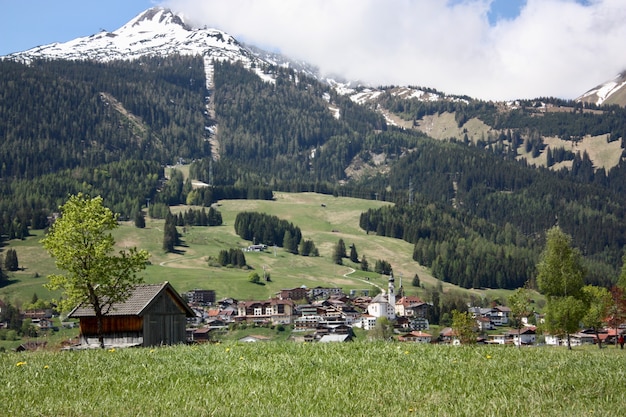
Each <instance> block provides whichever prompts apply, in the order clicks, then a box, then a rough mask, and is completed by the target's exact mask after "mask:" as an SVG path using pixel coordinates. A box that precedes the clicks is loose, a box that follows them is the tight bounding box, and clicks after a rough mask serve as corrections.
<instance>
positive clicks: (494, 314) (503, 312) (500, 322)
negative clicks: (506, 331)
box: [489, 306, 511, 326]
mask: <svg viewBox="0 0 626 417" xmlns="http://www.w3.org/2000/svg"><path fill="white" fill-rule="evenodd" d="M510 316H511V309H510V308H509V307H506V306H495V307H493V308H492V309H491V311H490V312H489V318H490V319H491V321H492V322H493V324H495V325H496V326H506V325H507V324H509V317H510Z"/></svg>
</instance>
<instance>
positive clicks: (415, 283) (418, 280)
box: [411, 274, 420, 287]
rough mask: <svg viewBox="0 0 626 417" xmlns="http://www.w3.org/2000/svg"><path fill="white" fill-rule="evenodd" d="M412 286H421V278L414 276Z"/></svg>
mask: <svg viewBox="0 0 626 417" xmlns="http://www.w3.org/2000/svg"><path fill="white" fill-rule="evenodd" d="M411 285H412V286H414V287H419V286H420V277H419V275H417V274H415V275H414V276H413V281H411Z"/></svg>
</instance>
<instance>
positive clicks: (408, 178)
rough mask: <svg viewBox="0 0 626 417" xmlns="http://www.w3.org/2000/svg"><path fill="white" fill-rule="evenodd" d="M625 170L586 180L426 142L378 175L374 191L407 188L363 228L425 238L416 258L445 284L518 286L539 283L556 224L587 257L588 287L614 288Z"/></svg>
mask: <svg viewBox="0 0 626 417" xmlns="http://www.w3.org/2000/svg"><path fill="white" fill-rule="evenodd" d="M623 165H624V164H620V165H619V166H618V167H616V168H614V169H613V170H611V172H610V173H609V175H608V176H606V177H605V179H604V184H603V183H598V182H597V181H594V180H593V179H587V181H585V182H582V180H581V177H580V176H577V177H575V178H572V175H576V174H575V173H574V174H572V173H565V172H560V173H554V172H551V171H548V170H547V169H530V168H528V167H526V166H525V164H524V163H520V162H516V161H508V160H504V159H502V158H499V157H496V156H495V155H493V154H492V153H489V152H484V151H482V150H480V149H477V148H472V147H470V148H467V147H465V146H462V145H459V144H452V143H441V142H438V141H433V140H421V141H420V143H418V145H417V146H416V147H415V148H414V149H413V151H412V152H411V153H410V154H408V155H407V156H406V157H404V158H402V159H401V160H400V161H399V163H397V164H395V165H394V166H393V167H392V168H391V171H390V173H389V175H388V177H386V178H378V177H377V178H374V179H370V184H371V185H372V186H373V187H379V188H383V187H389V188H393V189H396V190H399V189H403V190H405V191H404V193H403V197H402V198H401V199H398V200H396V202H397V203H398V205H397V206H396V207H392V208H382V209H379V210H377V211H371V212H368V213H365V214H364V215H363V216H362V218H361V227H362V228H363V229H364V230H368V231H374V232H376V233H378V234H381V235H385V236H392V237H397V238H401V239H405V240H407V241H409V242H411V243H414V244H418V242H419V244H418V247H417V248H416V251H415V259H416V260H418V261H420V262H422V263H424V264H425V265H428V266H432V267H433V272H434V273H436V274H437V275H438V277H439V278H441V279H443V280H446V281H449V282H454V283H458V284H459V285H462V286H485V287H487V286H490V287H500V286H504V287H506V288H515V287H516V286H519V285H521V284H523V282H524V281H525V280H526V279H532V278H533V276H534V270H533V265H535V263H536V262H535V261H536V258H537V256H538V251H539V249H538V248H539V246H538V245H541V243H542V241H541V239H542V236H543V233H544V232H545V230H547V229H549V228H550V227H552V226H553V225H554V224H556V223H558V224H559V225H560V227H561V228H563V229H564V230H566V231H567V233H569V234H571V235H572V237H573V240H574V242H575V244H576V246H577V247H579V248H580V249H581V250H582V252H583V254H584V255H585V257H586V259H587V262H588V266H589V268H588V271H589V272H588V277H587V280H588V282H589V283H593V284H602V285H608V284H610V282H611V281H612V280H614V278H615V277H616V276H617V273H616V271H617V269H618V268H619V266H620V262H621V254H622V247H623V245H624V244H626V221H625V220H624V218H625V217H624V214H626V213H624V207H626V205H625V203H626V201H624V197H623V193H621V192H620V191H621V190H623V187H624V186H623V179H622V178H620V176H619V175H618V173H620V172H621V171H622V170H624V169H625V167H624V166H623ZM590 181H591V182H590ZM409 182H411V183H412V187H413V189H414V196H413V204H412V205H409V204H408V199H409V192H408V185H409ZM613 184H614V185H615V190H612V185H613ZM468 248H471V250H470V249H468ZM437 259H439V260H438V261H437Z"/></svg>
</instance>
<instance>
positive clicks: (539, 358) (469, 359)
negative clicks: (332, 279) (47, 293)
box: [0, 341, 626, 417]
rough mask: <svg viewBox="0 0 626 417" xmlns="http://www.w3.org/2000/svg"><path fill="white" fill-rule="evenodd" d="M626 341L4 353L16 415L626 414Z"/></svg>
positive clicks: (8, 410)
mask: <svg viewBox="0 0 626 417" xmlns="http://www.w3.org/2000/svg"><path fill="white" fill-rule="evenodd" d="M625 357H626V356H625V354H624V351H622V350H619V349H617V350H616V349H608V348H607V349H603V350H601V351H599V350H597V349H589V350H582V349H581V350H574V351H567V350H566V349H563V348H525V349H515V348H507V347H501V346H498V347H495V346H484V347H469V346H461V347H453V346H435V345H416V344H401V343H388V342H387V343H385V342H367V341H360V342H359V341H357V342H353V343H345V344H319V343H318V344H309V343H288V342H261V343H221V344H213V345H199V346H175V347H163V348H156V349H148V348H138V349H125V350H115V351H112V350H111V351H110V350H92V351H78V352H56V353H51V352H35V353H29V354H18V353H9V354H3V355H0V380H1V381H2V384H3V389H2V390H0V404H2V405H1V407H2V413H3V414H4V415H10V416H14V417H18V416H35V415H36V416H112V415H114V416H169V415H185V416H255V417H256V416H274V417H280V416H390V415H398V416H413V415H415V416H433V415H437V416H478V415H488V416H509V417H510V416H529V415H539V416H547V415H550V416H590V415H602V416H609V415H614V416H616V415H621V414H622V411H623V406H624V401H625V400H626V389H625V388H624V383H623V381H624V379H625V378H626V370H625V369H626V368H624V366H623V365H624V359H625Z"/></svg>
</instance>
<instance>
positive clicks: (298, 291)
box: [278, 287, 309, 300]
mask: <svg viewBox="0 0 626 417" xmlns="http://www.w3.org/2000/svg"><path fill="white" fill-rule="evenodd" d="M308 292H309V290H308V289H307V288H306V287H297V288H291V289H283V290H280V292H279V293H278V298H280V299H281V300H306V297H307V294H308Z"/></svg>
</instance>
